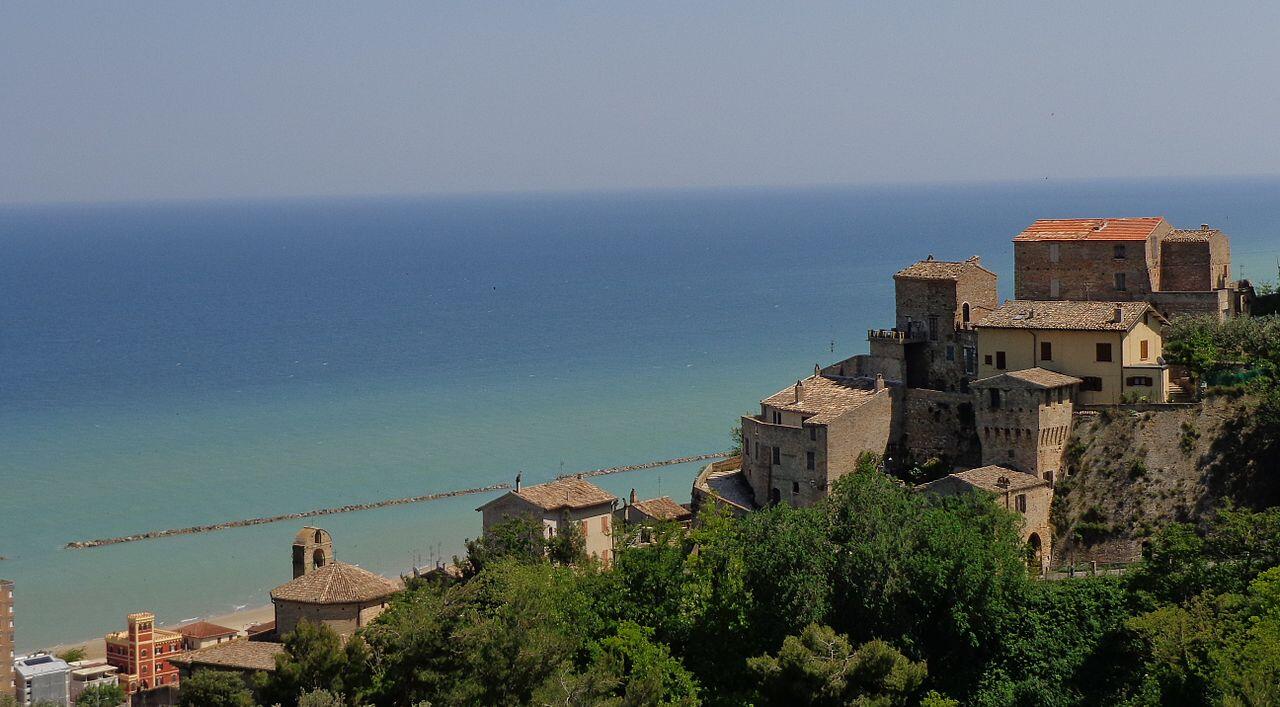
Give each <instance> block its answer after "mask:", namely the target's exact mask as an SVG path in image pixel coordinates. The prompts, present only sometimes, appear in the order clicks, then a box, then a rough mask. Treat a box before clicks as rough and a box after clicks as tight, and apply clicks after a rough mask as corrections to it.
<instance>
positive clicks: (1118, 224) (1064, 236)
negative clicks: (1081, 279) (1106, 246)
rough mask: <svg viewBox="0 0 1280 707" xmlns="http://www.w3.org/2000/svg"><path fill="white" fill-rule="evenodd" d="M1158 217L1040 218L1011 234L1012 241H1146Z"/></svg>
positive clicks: (1156, 225) (1159, 221) (1156, 223)
mask: <svg viewBox="0 0 1280 707" xmlns="http://www.w3.org/2000/svg"><path fill="white" fill-rule="evenodd" d="M1163 221H1164V218H1163V217H1160V216H1149V217H1144V218H1051V219H1040V220H1039V221H1036V222H1035V223H1033V224H1031V225H1030V226H1027V228H1026V230H1024V231H1023V232H1022V233H1019V234H1018V235H1016V236H1014V238H1013V240H1014V241H1082V240H1089V241H1145V240H1146V239H1147V237H1148V236H1150V235H1151V233H1152V232H1153V231H1155V230H1156V227H1158V226H1159V225H1160V224H1161V222H1163Z"/></svg>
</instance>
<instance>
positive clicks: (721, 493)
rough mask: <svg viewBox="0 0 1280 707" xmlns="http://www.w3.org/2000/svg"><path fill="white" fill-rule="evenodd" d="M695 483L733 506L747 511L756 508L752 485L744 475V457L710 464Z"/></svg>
mask: <svg viewBox="0 0 1280 707" xmlns="http://www.w3.org/2000/svg"><path fill="white" fill-rule="evenodd" d="M693 483H694V485H695V486H698V487H699V488H701V489H702V490H703V491H706V492H707V493H710V494H712V495H714V496H716V497H717V498H719V499H720V500H722V501H724V502H725V503H728V504H730V505H732V506H736V507H738V508H741V509H743V510H747V511H750V510H754V509H755V507H756V503H755V497H754V496H753V495H752V493H751V485H750V484H749V483H747V480H746V478H744V477H743V474H742V457H731V458H729V459H725V460H723V461H718V462H716V463H714V464H708V465H707V466H706V468H704V469H703V470H702V473H700V474H698V478H696V479H694V482H693Z"/></svg>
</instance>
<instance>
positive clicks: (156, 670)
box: [106, 612, 183, 694]
mask: <svg viewBox="0 0 1280 707" xmlns="http://www.w3.org/2000/svg"><path fill="white" fill-rule="evenodd" d="M155 623H156V617H155V615H154V614H151V613H147V612H144V613H139V614H129V627H128V628H127V629H125V630H124V631H119V632H117V633H112V634H109V635H108V636H107V637H106V642H107V664H108V665H113V666H115V667H117V668H119V669H120V687H121V688H123V689H124V691H125V692H126V693H127V694H133V693H135V692H138V691H139V690H150V689H152V688H156V687H163V686H176V685H177V684H178V667H177V666H176V665H173V664H171V663H170V662H169V659H170V658H172V657H173V656H175V655H177V654H179V653H182V652H183V642H182V634H180V633H175V632H173V631H165V630H163V629H157V628H156V627H155Z"/></svg>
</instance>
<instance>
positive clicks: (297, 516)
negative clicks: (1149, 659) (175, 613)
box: [0, 452, 729, 559]
mask: <svg viewBox="0 0 1280 707" xmlns="http://www.w3.org/2000/svg"><path fill="white" fill-rule="evenodd" d="M726 456H729V452H718V453H708V454H695V455H693V456H688V457H676V458H675V459H663V460H662V461H655V462H644V463H642V464H627V465H624V466H611V467H606V468H604V469H591V470H589V471H579V472H575V473H572V474H561V475H560V476H558V477H557V478H565V477H569V476H581V477H587V476H605V475H607V474H618V473H621V472H624V471H641V470H643V469H656V468H658V467H663V466H671V465H673V464H686V463H688V462H697V461H706V460H708V459H720V458H723V457H726ZM509 488H511V483H509V482H503V483H500V484H490V485H488V486H478V487H476V488H470V489H457V490H454V491H441V492H439V493H428V494H423V495H421V496H407V497H405V498H390V499H387V500H385V501H376V502H374V503H352V504H348V505H345V506H338V507H335V508H316V509H314V510H310V511H302V512H301V513H285V514H283V515H278V516H265V517H262V518H246V519H244V520H229V521H226V522H223V523H214V524H212V525H193V526H190V527H186V528H169V529H168V530H149V531H147V532H145V533H137V534H135V535H122V536H120V537H115V538H97V539H95V540H74V541H72V542H69V543H67V544H66V546H65V547H66V549H68V550H83V549H85V548H91V547H103V546H104V545H118V544H120V543H132V542H138V541H140V540H155V539H157V538H167V537H170V536H174V535H195V534H197V533H212V532H214V531H215V530H227V529H228V528H245V527H248V526H251V525H264V524H266V523H279V522H281V521H286V520H303V519H306V518H316V517H318V516H328V515H335V514H338V513H354V512H356V511H371V510H374V509H376V508H387V507H389V506H403V505H405V504H409V503H423V502H426V501H437V500H440V499H443V498H456V497H458V496H469V495H472V494H477V493H486V492H488V491H503V490H505V489H509ZM0 559H3V558H0Z"/></svg>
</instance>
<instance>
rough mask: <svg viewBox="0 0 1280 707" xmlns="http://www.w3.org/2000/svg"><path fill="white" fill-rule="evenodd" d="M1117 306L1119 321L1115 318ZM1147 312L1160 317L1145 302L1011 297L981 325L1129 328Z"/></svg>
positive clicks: (1085, 329) (1043, 327) (1087, 328)
mask: <svg viewBox="0 0 1280 707" xmlns="http://www.w3.org/2000/svg"><path fill="white" fill-rule="evenodd" d="M1117 308H1119V309H1120V321H1119V322H1117V321H1115V312H1116V309H1117ZM1147 312H1151V313H1152V314H1154V315H1155V316H1157V317H1160V313H1159V312H1157V311H1156V310H1155V308H1153V307H1152V306H1151V305H1150V304H1147V303H1146V302H1075V301H1062V302H1057V301H1047V302H1046V301H1031V300H1008V301H1007V302H1005V303H1004V304H1002V305H1000V306H999V307H997V308H996V309H994V310H993V311H992V312H991V313H990V314H988V315H987V316H986V317H985V318H983V320H982V323H981V324H979V325H978V328H979V329H986V328H998V329H1073V330H1078V331H1129V330H1130V329H1132V328H1133V326H1134V325H1135V324H1137V323H1138V321H1139V320H1141V319H1142V315H1143V314H1146V313H1147ZM1160 318H1161V320H1163V319H1164V318H1163V317H1160Z"/></svg>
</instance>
